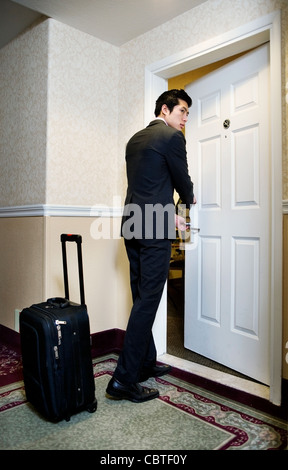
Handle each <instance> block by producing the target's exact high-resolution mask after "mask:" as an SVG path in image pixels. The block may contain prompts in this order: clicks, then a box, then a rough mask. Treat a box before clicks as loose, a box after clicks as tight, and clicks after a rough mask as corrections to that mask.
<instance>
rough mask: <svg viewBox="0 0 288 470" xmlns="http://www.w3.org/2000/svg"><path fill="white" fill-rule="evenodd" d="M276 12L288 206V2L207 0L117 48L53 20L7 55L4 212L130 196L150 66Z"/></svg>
mask: <svg viewBox="0 0 288 470" xmlns="http://www.w3.org/2000/svg"><path fill="white" fill-rule="evenodd" d="M280 8H282V31H283V33H282V34H283V48H282V54H283V136H284V137H283V149H284V157H283V158H284V162H283V199H288V172H287V167H288V164H287V163H288V162H287V160H288V158H287V126H286V123H287V122H288V110H287V109H288V105H287V100H285V95H286V93H287V89H285V85H286V87H287V83H288V65H287V64H288V33H287V31H288V3H287V0H252V1H251V0H233V2H231V1H230V0H208V1H207V2H205V3H204V4H202V5H199V6H198V7H196V8H194V9H193V10H190V11H188V12H186V13H184V14H183V15H180V16H178V17H177V18H175V19H173V20H171V21H169V22H168V23H166V24H164V25H162V26H160V27H157V28H155V29H153V30H151V31H149V32H148V33H146V34H143V35H141V36H139V37H138V38H136V39H134V40H132V41H130V42H128V43H126V44H125V45H123V46H122V47H121V48H117V47H114V46H112V45H110V44H108V43H106V42H104V41H101V40H98V39H97V38H94V37H92V36H90V35H87V34H84V33H81V32H80V31H78V30H76V29H74V28H71V27H68V26H65V25H63V24H62V23H59V22H57V21H55V20H52V19H49V20H46V21H44V22H43V23H40V24H37V25H35V27H34V28H31V29H30V30H29V31H27V32H26V33H25V34H22V35H21V36H19V37H18V38H17V39H16V40H14V41H12V42H11V43H10V44H8V45H7V46H5V47H4V48H3V49H1V50H0V65H1V67H0V105H1V106H0V113H1V114H0V142H1V147H0V163H1V174H0V207H5V206H14V205H29V204H59V205H65V204H66V205H88V206H93V205H99V204H104V205H107V206H111V205H113V197H114V196H119V197H121V198H124V194H125V186H126V176H125V161H124V152H125V145H126V142H127V140H128V139H129V137H130V136H131V135H132V133H134V132H135V131H137V130H138V129H140V128H141V127H143V125H144V91H145V88H144V87H145V81H144V80H145V66H147V65H149V64H152V63H154V62H156V61H158V60H160V59H163V58H165V57H168V56H171V55H172V54H175V53H177V52H179V51H181V50H184V49H187V48H189V47H192V46H193V45H196V44H198V43H200V42H203V41H206V40H208V39H209V38H212V37H214V36H217V35H220V34H223V33H224V32H225V31H227V30H231V29H234V28H237V27H238V26H240V25H242V24H246V23H249V22H250V21H253V20H255V19H256V18H258V17H261V16H264V15H266V14H268V13H270V12H272V11H275V10H277V9H280ZM215 19H217V21H216V20H215ZM152 117H153V116H151V118H152ZM122 202H123V201H122Z"/></svg>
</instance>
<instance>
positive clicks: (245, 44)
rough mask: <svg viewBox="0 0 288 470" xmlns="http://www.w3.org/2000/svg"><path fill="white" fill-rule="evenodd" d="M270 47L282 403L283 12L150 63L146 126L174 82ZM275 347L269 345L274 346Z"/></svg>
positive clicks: (275, 302)
mask: <svg viewBox="0 0 288 470" xmlns="http://www.w3.org/2000/svg"><path fill="white" fill-rule="evenodd" d="M265 42H269V43H270V116H271V123H270V132H271V142H270V151H271V180H270V183H271V207H272V211H271V276H270V277H271V302H270V309H271V312H273V315H272V314H271V324H270V331H271V334H270V363H271V386H270V401H271V402H272V403H274V404H276V405H280V404H281V381H282V236H283V235H282V224H283V222H282V216H283V210H282V115H281V113H282V109H281V12H280V11H276V12H273V13H270V14H269V15H266V16H264V17H260V18H258V19H257V20H254V21H253V22H251V23H248V24H244V25H242V26H240V27H238V28H236V29H234V30H231V31H228V32H226V33H224V34H222V35H220V36H217V37H215V38H212V39H210V40H208V41H205V42H203V43H200V44H197V45H196V46H193V47H191V48H189V49H186V50H184V51H180V52H179V53H176V54H174V55H172V56H170V57H166V58H164V59H162V60H160V61H158V62H155V63H153V64H150V65H149V66H147V67H146V69H145V124H146V125H147V124H148V123H149V122H150V121H151V116H153V112H154V103H155V101H156V99H157V98H158V96H159V95H160V94H161V93H162V92H163V91H165V90H167V87H168V85H167V83H168V79H169V78H170V77H173V76H176V75H180V74H182V73H185V72H188V71H191V70H195V69H197V68H199V67H202V66H204V65H208V64H210V63H212V62H216V61H219V60H222V59H224V58H227V57H230V56H232V55H235V54H238V53H240V52H244V51H248V50H249V49H252V48H253V47H257V46H259V45H261V44H264V43H265ZM153 334H154V337H155V343H156V347H157V353H158V355H160V354H165V353H166V350H167V339H166V338H167V290H166V289H165V290H164V293H163V297H162V300H161V303H160V306H159V309H158V314H157V317H156V320H155V324H154V327H153ZM268 347H269V345H268Z"/></svg>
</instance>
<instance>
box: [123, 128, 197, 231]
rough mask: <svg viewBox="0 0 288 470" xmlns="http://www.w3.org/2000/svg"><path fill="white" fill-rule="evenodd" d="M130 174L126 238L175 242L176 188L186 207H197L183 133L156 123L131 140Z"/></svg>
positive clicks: (128, 171)
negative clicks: (161, 239)
mask: <svg viewBox="0 0 288 470" xmlns="http://www.w3.org/2000/svg"><path fill="white" fill-rule="evenodd" d="M126 171H127V180H128V187H127V194H126V199H125V207H124V214H123V218H122V231H121V232H122V236H124V237H125V238H128V239H129V238H169V239H174V238H175V221H174V214H175V207H174V199H173V194H174V189H175V190H176V191H177V193H178V194H179V196H180V199H181V201H182V203H183V204H186V206H187V207H190V205H191V204H193V183H192V181H191V178H190V176H189V173H188V165H187V155H186V140H185V137H184V135H183V133H182V132H181V131H178V130H176V129H174V128H172V127H169V126H167V125H166V124H165V122H164V121H163V120H162V119H155V120H153V121H152V122H150V124H149V125H148V126H147V127H146V128H145V129H143V130H141V131H139V132H137V133H136V134H135V135H134V136H133V137H132V138H131V139H130V140H129V142H128V144H127V146H126Z"/></svg>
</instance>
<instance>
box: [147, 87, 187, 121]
mask: <svg viewBox="0 0 288 470" xmlns="http://www.w3.org/2000/svg"><path fill="white" fill-rule="evenodd" d="M179 100H183V101H186V103H187V104H188V108H190V106H191V105H192V99H191V98H190V96H189V95H188V94H187V93H186V91H185V90H182V89H180V90H177V89H176V88H175V89H173V90H168V91H164V93H162V95H160V96H159V98H158V99H157V101H156V105H155V111H154V114H155V116H156V117H157V116H159V114H160V113H161V109H162V106H163V104H166V105H167V107H168V109H169V111H170V113H171V112H172V111H173V108H174V106H176V105H177V104H179Z"/></svg>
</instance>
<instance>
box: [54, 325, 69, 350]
mask: <svg viewBox="0 0 288 470" xmlns="http://www.w3.org/2000/svg"><path fill="white" fill-rule="evenodd" d="M66 324H67V322H66V321H62V320H55V325H56V328H57V334H58V346H60V344H61V339H62V332H61V325H66Z"/></svg>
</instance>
